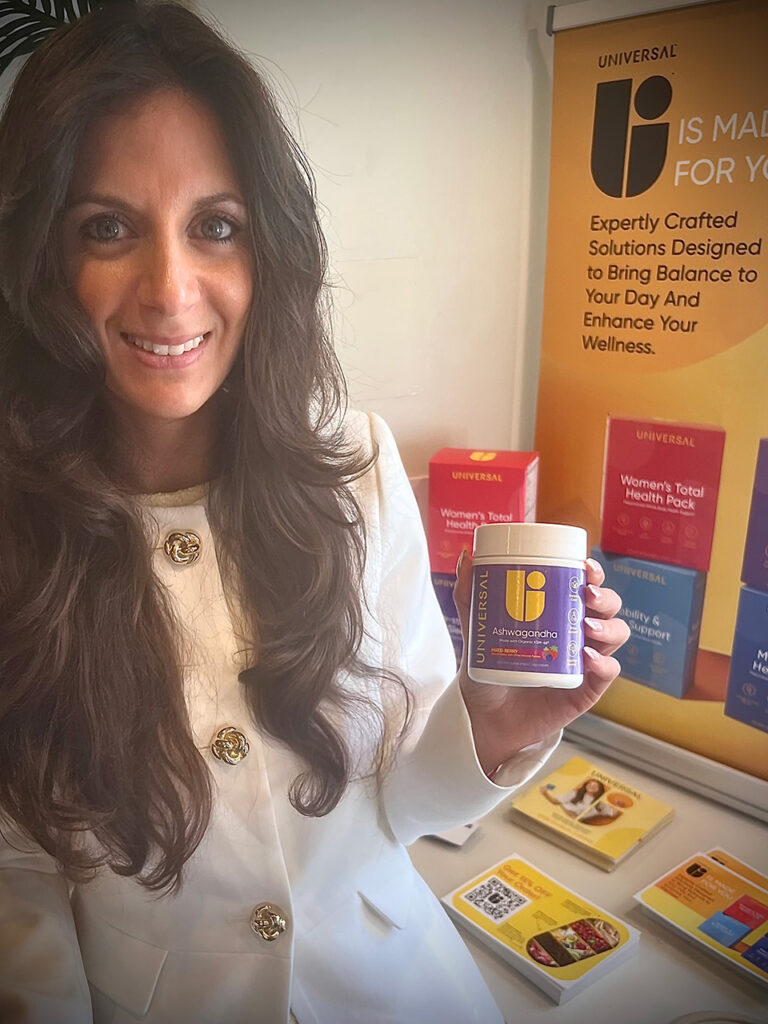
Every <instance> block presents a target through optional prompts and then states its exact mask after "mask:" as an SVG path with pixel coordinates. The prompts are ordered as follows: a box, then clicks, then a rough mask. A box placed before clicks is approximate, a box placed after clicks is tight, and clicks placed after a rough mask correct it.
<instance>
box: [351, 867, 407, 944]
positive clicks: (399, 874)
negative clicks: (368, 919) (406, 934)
mask: <svg viewBox="0 0 768 1024" xmlns="http://www.w3.org/2000/svg"><path fill="white" fill-rule="evenodd" d="M357 891H358V894H359V895H360V896H361V897H362V899H363V900H365V902H366V903H367V904H368V906H369V907H370V908H371V909H372V910H374V911H376V913H377V914H378V915H379V916H380V917H382V918H383V919H384V921H385V922H386V923H387V924H389V925H391V926H392V927H393V928H398V929H402V928H405V927H407V925H408V921H409V919H410V916H411V911H412V908H413V901H414V877H413V868H411V866H410V864H402V865H401V864H390V865H386V866H384V867H381V866H373V867H372V868H371V869H369V870H368V871H366V873H365V875H364V876H363V877H362V878H361V879H359V880H358V886H357Z"/></svg>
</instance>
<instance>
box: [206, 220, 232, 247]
mask: <svg viewBox="0 0 768 1024" xmlns="http://www.w3.org/2000/svg"><path fill="white" fill-rule="evenodd" d="M199 230H200V234H201V235H202V236H203V238H205V239H206V240H207V241H209V242H229V241H231V240H232V239H233V238H234V237H235V235H236V234H237V232H238V230H239V228H237V226H236V225H235V224H233V223H232V222H231V221H228V220H225V218H224V217H206V218H205V220H202V221H200V227H199Z"/></svg>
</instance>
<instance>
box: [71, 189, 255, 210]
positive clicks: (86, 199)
mask: <svg viewBox="0 0 768 1024" xmlns="http://www.w3.org/2000/svg"><path fill="white" fill-rule="evenodd" d="M86 203H91V204H93V205H94V206H105V207H110V208H112V209H121V210H127V211H130V212H131V213H138V212H139V211H138V210H137V209H136V207H134V206H133V205H132V204H131V203H129V202H128V201H127V200H126V199H124V198H122V197H121V196H115V195H111V194H110V193H108V192H87V193H85V194H83V195H75V196H74V197H73V198H72V199H71V200H70V201H69V202H68V203H67V210H72V209H74V208H75V207H77V206H85V204H86ZM219 203H235V204H236V205H237V206H241V207H243V209H245V201H244V199H243V197H242V196H240V195H238V194H237V193H236V192H214V193H213V194H212V195H209V196H201V197H200V198H199V199H196V200H195V201H194V203H193V204H192V212H193V213H199V212H200V210H205V209H208V208H209V207H211V206H216V205H218V204H219Z"/></svg>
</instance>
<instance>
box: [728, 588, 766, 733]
mask: <svg viewBox="0 0 768 1024" xmlns="http://www.w3.org/2000/svg"><path fill="white" fill-rule="evenodd" d="M725 713H726V715H727V716H728V717H729V718H736V719H737V720H738V721H739V722H744V724H745V725H751V726H752V727H753V728H754V729H762V730H763V732H768V593H766V592H764V591H762V590H753V589H752V588H751V587H742V588H741V594H740V595H739V611H738V613H737V616H736V632H735V635H734V638H733V653H732V654H731V670H730V673H729V676H728V691H727V694H726V698H725Z"/></svg>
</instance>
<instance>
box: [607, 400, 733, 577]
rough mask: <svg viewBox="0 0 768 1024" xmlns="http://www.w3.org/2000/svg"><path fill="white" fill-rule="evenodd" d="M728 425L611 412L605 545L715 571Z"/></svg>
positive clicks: (621, 552)
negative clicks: (719, 495) (714, 545)
mask: <svg viewBox="0 0 768 1024" xmlns="http://www.w3.org/2000/svg"><path fill="white" fill-rule="evenodd" d="M724 445H725V431H724V430H723V429H722V427H715V426H707V425H705V424H700V423H668V422H665V421H663V420H640V419H625V418H622V417H616V416H609V417H608V426H607V429H606V435H605V460H604V464H603V500H602V533H601V535H600V547H601V548H602V549H603V550H604V551H610V552H613V553H615V554H618V555H631V556H632V557H634V558H648V559H651V560H653V561H657V562H667V563H668V564H670V565H681V566H683V567H685V568H687V569H703V570H705V571H706V570H707V569H709V560H710V556H711V554H712V534H713V531H714V528H715V513H716V510H717V492H718V487H719V485H720V467H721V464H722V459H723V447H724Z"/></svg>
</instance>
